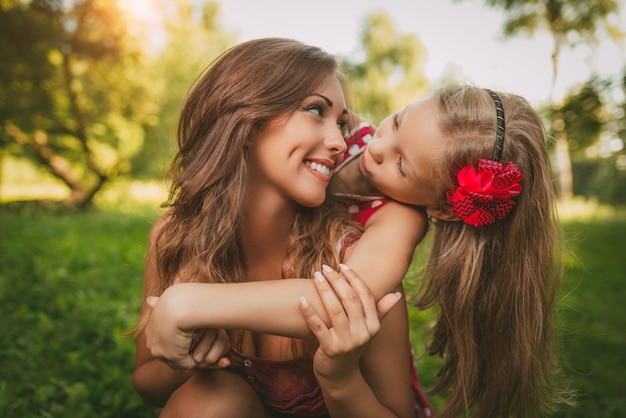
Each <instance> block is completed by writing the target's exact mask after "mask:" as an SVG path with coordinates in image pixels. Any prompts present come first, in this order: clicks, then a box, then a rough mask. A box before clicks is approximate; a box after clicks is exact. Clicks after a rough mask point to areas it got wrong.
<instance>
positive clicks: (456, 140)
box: [418, 86, 563, 417]
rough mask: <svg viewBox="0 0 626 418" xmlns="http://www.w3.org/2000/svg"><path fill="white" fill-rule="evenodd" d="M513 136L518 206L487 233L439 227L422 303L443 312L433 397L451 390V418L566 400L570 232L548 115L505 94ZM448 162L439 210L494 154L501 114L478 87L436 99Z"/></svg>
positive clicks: (436, 338) (433, 348)
mask: <svg viewBox="0 0 626 418" xmlns="http://www.w3.org/2000/svg"><path fill="white" fill-rule="evenodd" d="M498 95H499V96H500V99H501V101H502V105H503V107H504V113H505V120H506V132H505V141H504V152H503V154H502V162H503V163H507V162H508V161H514V162H515V164H517V166H518V167H519V169H520V171H521V172H522V174H523V176H524V178H523V179H522V181H521V185H522V193H521V195H520V196H519V197H517V198H516V205H515V206H514V207H513V209H512V210H511V212H510V213H509V214H508V215H507V216H506V218H505V219H503V220H501V221H496V222H495V223H494V224H492V225H488V226H484V227H478V228H477V227H474V226H472V225H468V224H466V223H464V222H459V221H457V222H449V221H442V220H437V221H436V228H434V229H435V234H434V241H433V247H432V250H431V253H430V258H429V260H428V263H427V266H426V270H425V278H424V283H423V287H422V289H421V293H420V298H419V300H418V306H419V307H421V308H427V307H432V306H436V307H438V308H439V314H438V318H437V322H436V324H435V325H434V334H433V339H432V341H431V342H430V344H429V346H428V352H429V354H437V355H440V356H442V357H443V366H442V369H441V371H440V373H439V378H440V379H439V381H438V383H437V385H436V386H435V387H434V388H433V390H432V393H434V394H446V395H447V400H446V403H445V405H444V406H443V408H442V411H441V416H442V417H458V416H462V415H464V414H465V413H467V412H468V411H470V410H473V411H474V412H475V414H476V416H479V417H508V416H517V417H522V416H536V415H543V414H545V413H546V411H549V410H550V409H551V407H552V404H553V403H554V402H553V401H554V400H556V399H561V395H560V394H559V391H558V390H555V389H554V384H553V378H554V376H553V373H554V372H555V370H556V361H555V357H556V356H555V353H554V349H553V338H554V335H553V334H554V332H553V330H554V321H555V310H556V306H555V305H556V300H557V292H558V288H559V283H560V280H561V276H562V270H563V268H562V249H563V244H562V236H561V232H560V226H559V223H558V218H557V214H556V208H555V195H554V191H553V183H552V179H551V173H550V162H549V159H548V152H547V137H546V133H545V130H544V126H543V124H542V121H541V119H540V118H539V116H538V115H537V113H536V112H535V110H534V109H533V108H532V107H531V106H530V105H529V104H528V102H527V101H526V100H524V99H523V98H521V97H518V96H514V95H511V94H505V93H498ZM434 100H435V102H436V103H437V107H438V112H437V113H438V126H439V130H440V132H441V135H442V137H441V138H440V140H441V141H440V147H441V150H440V151H441V152H440V153H438V155H439V156H440V157H439V158H440V160H439V161H436V162H435V164H434V166H435V172H434V173H433V179H435V182H436V183H435V188H436V191H437V195H438V196H439V198H440V201H439V202H438V204H439V205H440V207H442V208H448V209H449V206H448V204H447V202H446V197H445V196H446V191H448V190H454V188H456V173H458V172H459V170H460V169H461V168H462V167H464V166H466V165H468V164H471V165H474V166H476V164H477V162H478V160H479V159H481V158H487V159H488V158H491V155H492V153H493V150H494V145H495V139H496V111H495V108H494V102H493V100H492V98H491V97H490V95H489V94H488V93H487V92H486V91H485V90H483V89H479V88H476V87H473V86H451V87H446V88H443V89H441V90H439V91H437V92H435V94H434Z"/></svg>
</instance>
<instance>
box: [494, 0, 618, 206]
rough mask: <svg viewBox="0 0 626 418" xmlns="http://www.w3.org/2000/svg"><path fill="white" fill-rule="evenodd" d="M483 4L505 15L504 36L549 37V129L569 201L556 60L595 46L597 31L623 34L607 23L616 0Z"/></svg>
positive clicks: (564, 194) (569, 165)
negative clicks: (569, 50) (567, 52)
mask: <svg viewBox="0 0 626 418" xmlns="http://www.w3.org/2000/svg"><path fill="white" fill-rule="evenodd" d="M486 4H487V5H489V6H492V7H501V8H503V9H504V10H505V11H506V13H507V21H506V23H505V25H504V34H505V35H506V36H513V35H516V34H518V33H527V34H528V35H531V36H532V35H533V34H534V33H535V31H536V30H537V29H544V30H547V31H548V32H549V33H550V35H551V37H552V41H553V47H552V56H551V58H552V89H551V92H550V98H549V99H550V103H551V104H552V107H553V109H554V110H555V111H554V112H553V119H552V127H553V129H554V134H555V137H556V160H557V165H558V170H559V186H560V187H559V191H560V196H561V198H563V199H569V198H571V197H572V195H573V181H572V163H571V158H570V154H569V146H568V141H567V133H566V129H565V123H564V116H563V113H562V112H561V111H560V109H561V106H562V103H560V100H559V99H558V98H556V97H555V93H554V89H555V86H556V82H557V77H558V70H559V59H560V57H561V52H562V50H563V48H564V47H566V46H570V47H574V46H576V45H579V44H582V43H590V44H593V43H595V42H596V41H597V35H598V33H599V31H600V30H604V31H605V32H606V33H607V34H608V35H609V36H611V37H613V38H614V39H618V38H621V37H622V36H623V34H622V33H621V30H620V29H619V26H618V24H613V23H611V22H612V20H611V18H612V17H615V16H616V15H617V12H618V9H619V8H618V0H586V1H581V0H486ZM618 21H619V19H618Z"/></svg>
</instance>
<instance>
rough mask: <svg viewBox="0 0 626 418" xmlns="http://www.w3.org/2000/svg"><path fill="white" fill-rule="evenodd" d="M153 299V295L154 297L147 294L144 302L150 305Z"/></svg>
mask: <svg viewBox="0 0 626 418" xmlns="http://www.w3.org/2000/svg"><path fill="white" fill-rule="evenodd" d="M154 299H155V297H154V296H148V297H147V298H146V302H147V303H148V305H150V304H151V303H152V301H153V300H154Z"/></svg>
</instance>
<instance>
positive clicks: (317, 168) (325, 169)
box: [304, 161, 330, 176]
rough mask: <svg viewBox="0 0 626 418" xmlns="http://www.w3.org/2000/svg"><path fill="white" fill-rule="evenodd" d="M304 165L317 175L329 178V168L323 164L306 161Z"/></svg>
mask: <svg viewBox="0 0 626 418" xmlns="http://www.w3.org/2000/svg"><path fill="white" fill-rule="evenodd" d="M304 164H305V165H306V166H307V167H310V168H311V169H313V170H315V171H317V172H318V173H321V174H323V175H325V176H330V168H328V167H326V166H325V165H323V164H318V163H314V162H310V161H306V162H305V163H304Z"/></svg>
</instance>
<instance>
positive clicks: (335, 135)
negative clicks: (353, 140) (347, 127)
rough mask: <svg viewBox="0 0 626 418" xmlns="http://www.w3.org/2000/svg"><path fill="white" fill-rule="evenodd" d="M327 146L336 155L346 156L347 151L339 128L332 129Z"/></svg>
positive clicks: (327, 139)
mask: <svg viewBox="0 0 626 418" xmlns="http://www.w3.org/2000/svg"><path fill="white" fill-rule="evenodd" d="M325 145H326V148H328V149H329V150H331V151H333V153H334V154H344V153H345V152H346V149H347V146H346V141H345V139H344V138H343V134H342V132H341V130H340V129H338V128H337V127H335V128H334V129H331V132H330V133H329V134H328V135H327V136H326V141H325Z"/></svg>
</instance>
